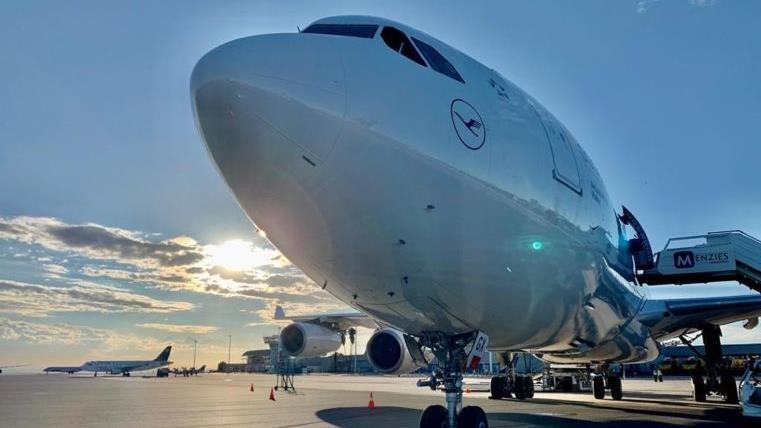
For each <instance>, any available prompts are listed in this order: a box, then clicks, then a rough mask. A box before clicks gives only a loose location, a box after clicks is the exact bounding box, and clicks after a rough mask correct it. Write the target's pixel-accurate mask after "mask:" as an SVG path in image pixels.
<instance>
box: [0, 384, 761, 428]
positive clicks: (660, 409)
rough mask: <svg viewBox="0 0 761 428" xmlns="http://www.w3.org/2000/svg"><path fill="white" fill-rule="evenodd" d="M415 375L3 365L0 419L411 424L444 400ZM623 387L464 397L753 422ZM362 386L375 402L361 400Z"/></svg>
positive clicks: (623, 418)
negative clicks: (285, 381) (11, 369)
mask: <svg viewBox="0 0 761 428" xmlns="http://www.w3.org/2000/svg"><path fill="white" fill-rule="evenodd" d="M415 380H416V379H415V378H412V377H382V376H350V375H314V374H313V375H304V376H297V377H296V378H295V386H296V392H295V393H292V392H285V391H282V390H279V391H277V392H274V396H275V401H272V400H270V399H269V395H270V390H271V387H272V386H273V385H274V382H275V377H274V376H272V375H260V374H202V375H199V376H196V377H190V378H185V377H173V376H170V377H169V378H163V379H159V378H155V377H141V376H139V375H137V374H133V376H132V377H121V376H113V377H111V376H98V377H92V376H88V375H71V376H70V375H66V374H48V375H45V374H38V375H6V374H3V375H0V427H3V428H10V427H55V428H65V427H139V428H147V427H162V428H165V427H238V426H240V427H243V426H245V427H280V428H286V427H342V428H343V427H417V426H418V425H417V424H418V420H419V418H420V413H421V411H422V409H424V408H425V407H426V406H429V405H431V404H443V403H444V396H443V393H441V392H437V391H431V390H429V389H427V388H418V387H416V386H415ZM467 381H468V380H466V382H467ZM474 382H475V381H474ZM478 382H484V381H483V380H479V381H478ZM251 385H253V387H254V391H253V392H252V391H251V390H250V389H251ZM623 388H624V399H623V400H622V401H612V400H610V399H609V398H606V399H605V400H595V399H594V398H592V396H591V393H586V394H584V393H580V394H566V393H554V392H553V393H550V392H547V393H539V392H538V393H536V395H535V397H534V398H533V399H531V400H526V401H517V400H512V399H503V400H490V399H488V395H489V394H488V392H477V391H476V389H478V388H477V387H476V385H474V386H473V388H471V393H469V394H465V395H464V398H463V401H464V405H477V406H481V407H483V409H484V410H485V411H486V413H487V415H488V418H489V426H490V427H563V428H573V427H583V428H597V427H608V426H610V427H645V426H647V427H650V426H665V427H703V426H748V427H751V426H755V427H758V426H761V421H759V420H751V419H745V418H743V417H742V416H741V415H740V411H739V407H738V406H731V405H726V404H723V403H721V402H720V401H716V400H712V401H709V402H707V403H694V402H692V401H691V397H690V391H691V387H690V381H689V379H669V378H666V379H665V382H663V383H654V382H653V381H652V379H627V380H624V383H623ZM371 392H372V393H373V401H374V404H375V408H374V409H370V408H368V404H369V400H370V393H371Z"/></svg>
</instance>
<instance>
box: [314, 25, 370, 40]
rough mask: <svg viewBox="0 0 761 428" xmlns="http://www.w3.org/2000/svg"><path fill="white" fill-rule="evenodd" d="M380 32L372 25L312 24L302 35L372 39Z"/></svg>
mask: <svg viewBox="0 0 761 428" xmlns="http://www.w3.org/2000/svg"><path fill="white" fill-rule="evenodd" d="M376 31H378V26H377V25H370V24H312V25H310V26H309V27H307V28H305V29H304V31H302V33H313V34H332V35H334V36H351V37H362V38H363V39H372V38H373V37H375V32H376Z"/></svg>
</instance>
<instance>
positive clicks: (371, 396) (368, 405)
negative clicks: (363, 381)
mask: <svg viewBox="0 0 761 428" xmlns="http://www.w3.org/2000/svg"><path fill="white" fill-rule="evenodd" d="M367 408H368V409H370V410H372V409H374V408H375V400H373V393H372V392H371V393H370V402H369V403H367Z"/></svg>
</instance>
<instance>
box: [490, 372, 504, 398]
mask: <svg viewBox="0 0 761 428" xmlns="http://www.w3.org/2000/svg"><path fill="white" fill-rule="evenodd" d="M489 392H490V393H491V395H489V398H490V399H492V400H501V399H502V397H504V392H505V391H504V388H503V387H502V378H501V377H499V376H494V377H493V378H491V384H490V385H489Z"/></svg>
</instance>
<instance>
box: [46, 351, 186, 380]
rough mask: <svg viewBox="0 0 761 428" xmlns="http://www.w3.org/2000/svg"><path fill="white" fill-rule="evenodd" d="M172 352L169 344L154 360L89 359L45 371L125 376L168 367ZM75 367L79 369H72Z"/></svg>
mask: <svg viewBox="0 0 761 428" xmlns="http://www.w3.org/2000/svg"><path fill="white" fill-rule="evenodd" d="M171 352H172V347H171V346H167V347H166V348H164V350H163V351H161V353H160V354H159V355H158V356H157V357H156V358H154V359H152V360H130V361H88V362H86V363H84V364H82V365H81V366H80V367H48V368H46V369H45V370H44V371H45V372H66V373H74V372H76V371H86V372H94V376H97V375H98V373H99V372H100V373H110V374H122V375H123V376H129V375H130V373H131V372H139V371H146V370H154V369H158V368H161V367H166V366H168V365H170V364H172V362H171V361H169V354H170V353H171ZM73 369H78V370H76V371H72V370H73Z"/></svg>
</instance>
